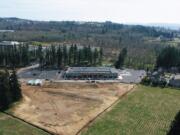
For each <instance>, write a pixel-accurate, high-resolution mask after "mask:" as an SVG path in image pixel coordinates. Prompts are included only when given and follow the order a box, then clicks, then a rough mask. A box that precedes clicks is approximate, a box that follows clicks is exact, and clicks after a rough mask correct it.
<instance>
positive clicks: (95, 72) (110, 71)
mask: <svg viewBox="0 0 180 135" xmlns="http://www.w3.org/2000/svg"><path fill="white" fill-rule="evenodd" d="M63 77H64V79H67V80H70V79H78V80H89V79H90V80H101V79H103V80H113V79H117V78H118V71H117V70H116V69H115V68H110V67H70V68H68V69H67V70H66V71H65V73H64V75H63Z"/></svg>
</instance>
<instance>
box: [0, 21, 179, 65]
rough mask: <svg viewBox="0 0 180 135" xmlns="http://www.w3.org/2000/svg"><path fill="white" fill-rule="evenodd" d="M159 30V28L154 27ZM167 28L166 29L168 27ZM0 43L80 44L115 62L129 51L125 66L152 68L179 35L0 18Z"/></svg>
mask: <svg viewBox="0 0 180 135" xmlns="http://www.w3.org/2000/svg"><path fill="white" fill-rule="evenodd" d="M155 26H158V27H155ZM166 27H167V26H166ZM0 30H14V32H8V31H7V32H0V41H8V40H12V41H20V42H30V43H31V44H32V43H37V42H38V44H39V42H40V43H46V44H54V43H56V44H77V45H82V46H88V45H90V46H95V47H102V48H103V49H104V57H106V60H107V61H108V62H109V61H110V62H114V60H115V58H117V56H118V53H119V51H120V49H122V48H124V47H126V48H127V49H128V58H127V60H126V65H127V66H128V67H136V68H147V67H148V68H152V66H154V63H155V61H156V59H155V58H156V55H157V53H158V52H159V51H160V50H161V49H162V48H163V47H165V46H167V45H171V44H173V45H176V44H178V43H179V42H178V41H177V43H176V42H171V41H173V39H175V38H176V39H177V38H178V37H180V32H178V31H174V30H171V29H164V28H160V27H159V25H155V24H154V25H153V24H151V25H150V24H149V25H148V26H143V25H127V24H118V23H113V22H110V21H107V22H75V21H33V20H25V19H19V18H0Z"/></svg>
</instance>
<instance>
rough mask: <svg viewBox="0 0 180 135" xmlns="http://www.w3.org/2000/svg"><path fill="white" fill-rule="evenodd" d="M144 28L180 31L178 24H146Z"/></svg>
mask: <svg viewBox="0 0 180 135" xmlns="http://www.w3.org/2000/svg"><path fill="white" fill-rule="evenodd" d="M146 26H154V27H163V28H166V29H172V30H180V24H173V23H172V24H171V23H150V24H146Z"/></svg>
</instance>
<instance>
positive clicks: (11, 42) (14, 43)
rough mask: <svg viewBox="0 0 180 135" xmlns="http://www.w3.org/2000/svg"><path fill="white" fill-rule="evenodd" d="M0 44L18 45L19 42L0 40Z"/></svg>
mask: <svg viewBox="0 0 180 135" xmlns="http://www.w3.org/2000/svg"><path fill="white" fill-rule="evenodd" d="M0 45H4V46H5V45H7V46H11V45H12V46H13V45H19V42H17V41H2V42H0Z"/></svg>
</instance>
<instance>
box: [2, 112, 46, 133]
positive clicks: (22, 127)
mask: <svg viewBox="0 0 180 135" xmlns="http://www.w3.org/2000/svg"><path fill="white" fill-rule="evenodd" d="M0 135H48V134H47V133H45V132H43V131H42V130H39V129H37V128H34V127H32V126H30V125H28V124H26V123H24V122H21V121H19V120H16V119H13V118H11V117H8V116H7V115H5V114H3V113H0Z"/></svg>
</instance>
